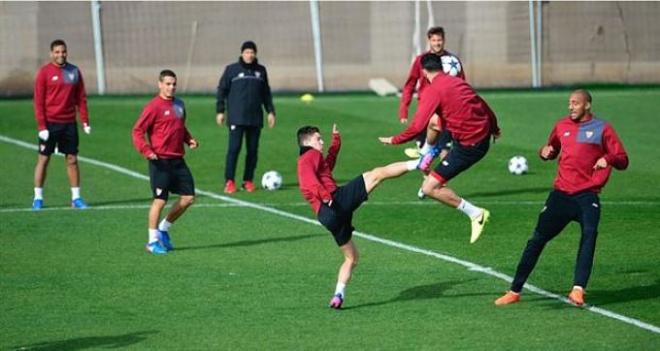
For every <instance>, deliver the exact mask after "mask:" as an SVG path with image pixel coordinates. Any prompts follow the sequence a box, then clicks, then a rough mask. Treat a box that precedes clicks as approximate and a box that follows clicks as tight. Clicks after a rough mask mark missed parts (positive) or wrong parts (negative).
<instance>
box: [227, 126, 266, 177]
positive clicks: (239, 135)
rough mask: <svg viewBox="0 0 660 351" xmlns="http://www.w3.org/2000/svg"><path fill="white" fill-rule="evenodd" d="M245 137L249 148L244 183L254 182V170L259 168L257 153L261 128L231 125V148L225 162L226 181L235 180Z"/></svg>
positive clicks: (228, 149)
mask: <svg viewBox="0 0 660 351" xmlns="http://www.w3.org/2000/svg"><path fill="white" fill-rule="evenodd" d="M243 135H245V144H246V147H247V155H246V156H245V170H244V171H243V181H247V180H249V181H252V180H253V179H254V170H255V169H256V168H257V153H258V151H259V136H260V135H261V128H260V127H250V126H237V125H231V126H230V127H229V147H228V148H227V158H226V160H225V181H227V180H234V176H235V174H236V162H237V161H238V154H239V153H240V152H241V144H242V143H243Z"/></svg>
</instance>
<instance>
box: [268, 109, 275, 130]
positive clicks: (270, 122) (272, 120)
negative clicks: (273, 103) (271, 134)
mask: <svg viewBox="0 0 660 351" xmlns="http://www.w3.org/2000/svg"><path fill="white" fill-rule="evenodd" d="M273 127H275V114H274V113H272V112H271V113H269V114H268V128H273Z"/></svg>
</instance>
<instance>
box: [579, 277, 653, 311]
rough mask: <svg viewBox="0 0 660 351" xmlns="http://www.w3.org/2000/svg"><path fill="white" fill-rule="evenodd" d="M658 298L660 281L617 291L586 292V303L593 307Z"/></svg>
mask: <svg viewBox="0 0 660 351" xmlns="http://www.w3.org/2000/svg"><path fill="white" fill-rule="evenodd" d="M658 297H660V280H656V281H655V283H654V284H652V285H645V286H630V287H625V288H622V289H618V290H587V295H586V297H585V299H586V300H587V303H589V304H592V305H595V306H603V305H609V304H613V303H622V302H631V301H638V300H651V299H657V298H658Z"/></svg>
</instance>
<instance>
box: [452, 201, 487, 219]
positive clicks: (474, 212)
mask: <svg viewBox="0 0 660 351" xmlns="http://www.w3.org/2000/svg"><path fill="white" fill-rule="evenodd" d="M456 209H458V210H459V211H461V212H463V213H465V214H466V215H468V216H469V217H470V218H471V219H475V218H477V217H479V215H481V212H482V210H481V208H479V207H477V206H475V205H473V204H471V203H470V202H468V201H465V199H461V203H460V204H458V207H456Z"/></svg>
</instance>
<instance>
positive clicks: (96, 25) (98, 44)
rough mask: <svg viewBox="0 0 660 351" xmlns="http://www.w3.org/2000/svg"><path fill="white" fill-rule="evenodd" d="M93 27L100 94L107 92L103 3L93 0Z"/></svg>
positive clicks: (97, 84)
mask: <svg viewBox="0 0 660 351" xmlns="http://www.w3.org/2000/svg"><path fill="white" fill-rule="evenodd" d="M91 9H92V29H93V34H94V56H95V57H96V89H97V91H98V94H99V95H104V94H105V63H104V62H103V35H102V32H101V3H100V2H99V1H98V0H93V1H92V2H91Z"/></svg>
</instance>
